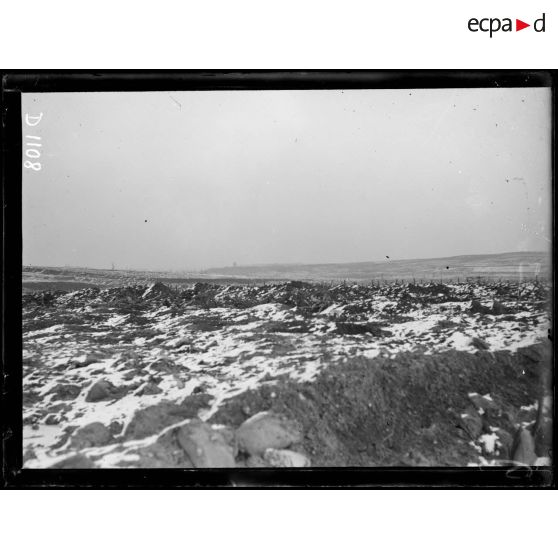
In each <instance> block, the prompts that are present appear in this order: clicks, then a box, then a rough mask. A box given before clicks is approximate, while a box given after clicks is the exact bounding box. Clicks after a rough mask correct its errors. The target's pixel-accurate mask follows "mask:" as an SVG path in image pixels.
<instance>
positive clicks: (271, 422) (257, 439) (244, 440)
mask: <svg viewBox="0 0 558 558" xmlns="http://www.w3.org/2000/svg"><path fill="white" fill-rule="evenodd" d="M236 441H237V443H238V447H239V449H240V450H241V451H243V452H245V453H248V454H250V455H262V454H263V453H264V452H265V450H266V449H268V448H274V449H283V448H287V447H289V446H290V445H292V444H295V443H297V442H300V441H302V428H301V427H300V425H299V424H298V423H297V422H295V421H293V420H291V419H288V418H286V417H284V416H282V415H279V414H276V413H272V412H265V411H264V412H261V413H258V414H256V415H254V416H253V417H250V418H249V419H248V420H246V421H244V422H243V423H242V424H241V425H240V427H239V428H238V430H237V431H236Z"/></svg>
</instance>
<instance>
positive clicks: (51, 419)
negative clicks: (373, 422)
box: [45, 413, 60, 426]
mask: <svg viewBox="0 0 558 558" xmlns="http://www.w3.org/2000/svg"><path fill="white" fill-rule="evenodd" d="M45 424H47V425H49V426H53V425H56V424H60V417H59V416H57V415H55V414H53V413H51V414H49V415H47V416H46V418H45Z"/></svg>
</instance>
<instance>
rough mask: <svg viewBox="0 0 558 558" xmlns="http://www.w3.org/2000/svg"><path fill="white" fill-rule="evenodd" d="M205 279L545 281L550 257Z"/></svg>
mask: <svg viewBox="0 0 558 558" xmlns="http://www.w3.org/2000/svg"><path fill="white" fill-rule="evenodd" d="M204 273H206V274H208V275H222V276H226V277H239V278H240V277H242V278H251V279H256V278H265V279H268V280H277V279H281V280H282V279H296V280H307V281H311V280H314V281H318V280H320V281H338V280H344V279H347V280H350V281H370V280H381V279H389V280H393V279H403V280H412V279H416V280H431V279H435V280H440V279H442V280H449V279H457V278H460V279H465V278H467V277H469V278H476V277H484V278H486V277H490V278H500V277H501V278H502V279H509V280H518V279H528V278H534V277H535V276H538V277H539V278H549V277H550V274H551V260H550V253H546V252H507V253H504V254H482V255H468V256H450V257H447V258H432V259H414V260H391V259H387V258H386V260H385V261H381V262H355V263H343V264H270V265H254V266H235V267H221V268H211V269H207V270H205V272H204Z"/></svg>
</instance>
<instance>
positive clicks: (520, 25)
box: [515, 19, 531, 31]
mask: <svg viewBox="0 0 558 558" xmlns="http://www.w3.org/2000/svg"><path fill="white" fill-rule="evenodd" d="M526 27H531V24H529V23H525V22H524V21H521V20H520V19H516V20H515V30H516V31H521V30H522V29H525V28H526Z"/></svg>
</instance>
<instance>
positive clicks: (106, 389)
mask: <svg viewBox="0 0 558 558" xmlns="http://www.w3.org/2000/svg"><path fill="white" fill-rule="evenodd" d="M127 391H128V388H127V387H126V386H122V387H116V386H115V385H113V384H112V383H111V382H109V381H108V380H98V381H97V382H95V383H94V384H93V385H92V386H91V387H90V388H89V391H88V392H87V395H86V396H85V401H87V402H88V403H96V402H97V401H110V400H111V399H118V398H119V397H122V396H123V395H124V394H125V393H126V392H127Z"/></svg>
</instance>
